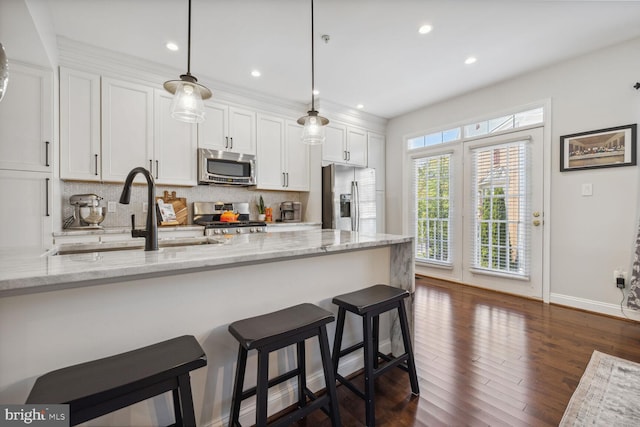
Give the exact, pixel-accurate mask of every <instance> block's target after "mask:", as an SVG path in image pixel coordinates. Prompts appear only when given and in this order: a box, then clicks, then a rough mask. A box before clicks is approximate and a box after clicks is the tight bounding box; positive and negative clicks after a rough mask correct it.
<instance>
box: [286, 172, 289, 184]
mask: <svg viewBox="0 0 640 427" xmlns="http://www.w3.org/2000/svg"><path fill="white" fill-rule="evenodd" d="M286 187H287V188H289V172H287V185H286Z"/></svg>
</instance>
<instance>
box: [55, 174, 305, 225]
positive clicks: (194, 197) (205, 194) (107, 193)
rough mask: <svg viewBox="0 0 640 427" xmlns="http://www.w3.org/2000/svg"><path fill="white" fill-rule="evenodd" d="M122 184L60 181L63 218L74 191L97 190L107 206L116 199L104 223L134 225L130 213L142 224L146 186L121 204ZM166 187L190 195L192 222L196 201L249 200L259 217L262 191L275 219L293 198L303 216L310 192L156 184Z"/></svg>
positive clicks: (136, 188)
mask: <svg viewBox="0 0 640 427" xmlns="http://www.w3.org/2000/svg"><path fill="white" fill-rule="evenodd" d="M122 187H123V184H99V183H87V182H72V181H67V182H64V181H63V182H61V197H62V200H61V206H62V219H63V220H64V219H65V218H67V217H69V216H71V215H73V207H72V206H71V205H70V204H69V197H71V196H73V195H74V194H90V193H93V194H97V195H98V196H100V197H102V198H103V199H104V200H103V201H102V203H103V204H104V206H107V203H108V202H116V212H115V213H113V212H108V213H107V216H106V217H105V220H104V222H103V223H102V224H101V225H103V226H104V227H123V226H124V227H127V226H130V225H131V214H134V215H135V216H136V226H137V227H143V226H144V223H145V220H146V217H147V214H146V213H143V212H142V204H143V202H146V201H147V186H146V185H134V186H133V188H132V189H131V203H130V204H129V205H122V204H120V203H118V200H120V194H121V193H122ZM164 191H169V193H171V192H172V191H175V192H176V197H184V198H186V199H187V208H188V210H189V224H191V223H192V221H193V202H249V208H250V212H251V219H257V216H258V209H257V208H256V202H257V199H258V198H259V197H260V195H262V197H263V199H264V202H265V205H266V206H267V207H271V208H273V216H274V220H275V219H276V218H278V217H279V215H280V211H279V210H278V209H279V207H280V203H281V202H285V201H294V202H302V206H303V218H304V214H305V211H304V209H305V206H306V202H307V198H308V193H298V192H292V191H267V190H256V189H252V188H250V187H249V188H246V187H228V186H218V185H214V186H210V185H198V186H195V187H169V186H161V185H156V196H162V195H163V194H164Z"/></svg>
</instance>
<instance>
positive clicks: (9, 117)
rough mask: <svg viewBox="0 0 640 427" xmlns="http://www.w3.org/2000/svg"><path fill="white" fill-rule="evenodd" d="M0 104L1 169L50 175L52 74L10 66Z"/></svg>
mask: <svg viewBox="0 0 640 427" xmlns="http://www.w3.org/2000/svg"><path fill="white" fill-rule="evenodd" d="M10 73H11V75H10V80H9V85H8V87H7V92H6V94H5V97H4V99H3V100H2V102H0V142H1V143H0V169H13V170H24V171H35V172H50V171H51V165H52V163H53V151H52V150H53V149H54V146H53V74H52V73H51V72H50V71H46V70H43V69H41V68H37V67H31V66H26V65H22V64H20V63H17V62H12V63H11V70H10Z"/></svg>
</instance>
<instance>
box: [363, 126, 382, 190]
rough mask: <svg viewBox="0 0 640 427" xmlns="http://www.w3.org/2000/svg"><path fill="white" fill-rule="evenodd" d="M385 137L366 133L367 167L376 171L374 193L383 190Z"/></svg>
mask: <svg viewBox="0 0 640 427" xmlns="http://www.w3.org/2000/svg"><path fill="white" fill-rule="evenodd" d="M385 145H386V144H385V137H384V135H380V134H378V133H374V132H367V166H368V167H370V168H373V169H375V170H376V191H384V190H385V177H386V168H385V165H386V163H385V159H386V154H385Z"/></svg>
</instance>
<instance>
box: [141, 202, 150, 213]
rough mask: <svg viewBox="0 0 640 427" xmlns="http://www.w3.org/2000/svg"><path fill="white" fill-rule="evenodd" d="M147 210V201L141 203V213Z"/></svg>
mask: <svg viewBox="0 0 640 427" xmlns="http://www.w3.org/2000/svg"><path fill="white" fill-rule="evenodd" d="M148 210H149V203H147V202H144V203H142V213H146V212H147V211H148Z"/></svg>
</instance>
